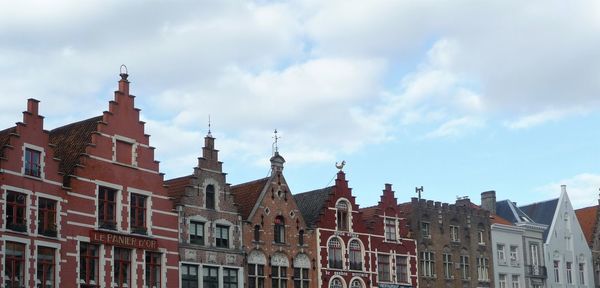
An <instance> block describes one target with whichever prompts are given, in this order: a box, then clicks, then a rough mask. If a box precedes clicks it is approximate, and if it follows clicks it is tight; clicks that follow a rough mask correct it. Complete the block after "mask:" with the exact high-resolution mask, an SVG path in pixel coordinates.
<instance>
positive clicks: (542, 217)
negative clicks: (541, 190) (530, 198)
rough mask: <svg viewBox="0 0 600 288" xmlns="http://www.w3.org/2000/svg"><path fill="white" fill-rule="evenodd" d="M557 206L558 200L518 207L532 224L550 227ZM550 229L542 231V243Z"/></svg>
mask: <svg viewBox="0 0 600 288" xmlns="http://www.w3.org/2000/svg"><path fill="white" fill-rule="evenodd" d="M557 205H558V198H556V199H552V200H548V201H543V202H537V203H533V204H529V205H526V206H521V207H519V208H520V209H521V210H522V211H523V212H525V214H527V215H528V216H529V218H531V219H532V220H533V221H534V222H536V223H540V224H545V225H548V227H550V225H552V220H553V218H554V213H555V211H556V207H557ZM549 230H550V229H546V231H544V241H545V240H546V238H547V237H548V232H549Z"/></svg>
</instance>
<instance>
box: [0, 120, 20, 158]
mask: <svg viewBox="0 0 600 288" xmlns="http://www.w3.org/2000/svg"><path fill="white" fill-rule="evenodd" d="M15 132H17V127H16V126H15V127H10V128H8V129H4V130H2V131H0V157H4V147H5V146H6V145H8V144H9V139H10V135H11V134H12V133H15Z"/></svg>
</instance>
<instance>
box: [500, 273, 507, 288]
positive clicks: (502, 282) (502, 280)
mask: <svg viewBox="0 0 600 288" xmlns="http://www.w3.org/2000/svg"><path fill="white" fill-rule="evenodd" d="M498 284H499V285H498V288H506V274H500V275H498Z"/></svg>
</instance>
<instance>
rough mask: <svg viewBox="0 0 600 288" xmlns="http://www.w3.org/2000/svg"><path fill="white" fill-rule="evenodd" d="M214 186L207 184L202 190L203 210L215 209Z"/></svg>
mask: <svg viewBox="0 0 600 288" xmlns="http://www.w3.org/2000/svg"><path fill="white" fill-rule="evenodd" d="M210 188H212V189H210ZM216 190H217V189H216V188H215V185H213V184H208V185H206V188H204V208H206V209H210V210H216V209H217V199H216V198H217V196H216V195H217V193H216Z"/></svg>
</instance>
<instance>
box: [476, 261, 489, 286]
mask: <svg viewBox="0 0 600 288" xmlns="http://www.w3.org/2000/svg"><path fill="white" fill-rule="evenodd" d="M488 266H489V263H488V259H487V258H484V257H479V258H477V280H479V281H480V282H488V281H490V278H489V276H488Z"/></svg>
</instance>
